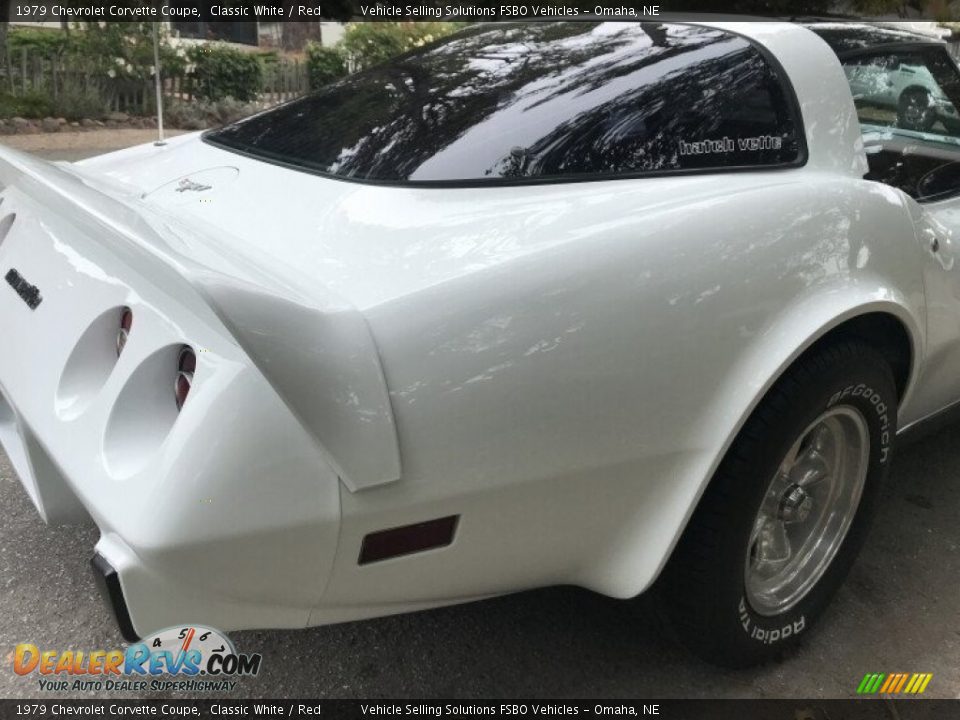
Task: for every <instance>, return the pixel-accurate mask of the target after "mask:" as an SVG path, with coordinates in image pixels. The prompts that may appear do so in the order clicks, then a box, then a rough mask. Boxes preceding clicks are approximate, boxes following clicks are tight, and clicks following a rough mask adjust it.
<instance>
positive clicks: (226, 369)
mask: <svg viewBox="0 0 960 720" xmlns="http://www.w3.org/2000/svg"><path fill="white" fill-rule="evenodd" d="M31 192H32V190H31ZM2 197H3V206H2V209H0V215H3V216H5V215H6V213H10V212H15V213H16V221H15V222H14V224H13V225H12V228H11V230H10V232H9V234H8V235H7V236H6V237H5V238H4V239H3V242H2V244H0V277H2V276H3V275H4V274H5V273H6V272H7V271H8V270H9V269H10V268H16V269H17V270H18V272H19V273H20V274H21V275H22V276H23V277H24V278H26V279H27V280H28V281H29V282H30V283H31V284H32V285H34V286H36V287H37V288H39V291H40V292H41V293H42V295H43V301H42V303H40V304H39V305H37V306H36V307H33V308H32V307H30V306H29V305H28V304H27V303H25V302H24V301H23V299H22V298H21V297H20V295H19V294H18V293H17V292H16V291H15V289H14V288H12V287H10V286H8V285H7V284H6V283H0V324H2V327H3V332H4V341H5V343H9V345H8V347H10V348H12V349H13V351H12V352H4V353H0V445H2V446H3V448H4V450H5V451H6V453H7V454H8V456H9V458H10V460H11V464H12V465H13V468H14V470H15V472H16V473H17V475H18V476H19V478H20V481H21V483H22V484H23V486H24V488H25V490H26V492H27V494H28V495H29V496H30V498H31V500H32V502H33V503H34V505H35V506H36V508H37V510H38V512H39V513H40V515H41V516H42V517H43V518H44V520H45V521H47V522H48V523H74V522H83V521H87V522H90V521H92V522H93V523H95V524H96V526H97V527H98V529H99V531H100V540H99V542H98V543H97V545H96V548H95V552H96V558H98V559H95V568H96V572H97V573H98V575H99V576H100V577H101V578H102V580H103V582H104V583H105V587H106V591H107V595H108V597H109V598H110V599H111V605H112V607H113V608H114V612H115V614H116V615H117V619H118V622H119V624H120V628H121V631H122V632H123V633H124V636H125V637H134V636H141V637H142V636H146V635H148V634H149V633H151V632H153V631H156V630H159V629H162V628H165V627H169V626H172V625H176V624H179V623H183V622H194V623H203V624H207V625H210V626H213V627H218V628H221V629H223V630H232V629H241V628H255V627H301V626H304V625H306V623H307V621H308V618H309V615H310V611H311V609H312V608H313V607H314V606H316V605H317V604H318V602H319V600H320V597H321V595H322V592H323V589H324V587H325V584H326V581H327V578H328V576H329V574H330V568H331V567H332V564H333V557H334V554H335V552H336V547H337V537H338V533H339V521H340V503H339V500H340V498H339V492H340V484H339V480H338V478H337V476H336V473H335V472H333V470H332V469H331V467H330V465H329V463H328V462H327V461H326V458H325V455H324V454H323V451H322V450H321V449H320V448H319V447H318V445H317V443H316V441H315V440H314V439H313V437H312V436H311V435H310V434H309V433H308V432H307V431H306V430H305V429H304V428H303V426H302V425H301V423H300V422H299V421H298V420H297V418H296V417H295V416H294V415H293V414H292V413H291V412H290V409H289V408H288V407H287V405H286V404H285V403H284V402H283V400H282V399H281V398H280V397H279V396H278V395H277V393H276V392H275V391H274V389H273V387H272V386H271V385H270V383H268V382H267V381H266V380H265V379H264V377H263V376H262V374H261V373H260V372H259V371H258V369H257V368H256V367H255V366H254V365H253V363H252V362H250V360H249V359H248V358H247V357H246V356H245V354H244V353H243V351H242V350H241V349H240V348H239V347H238V345H237V344H236V342H235V341H234V339H233V338H232V336H231V335H230V333H229V332H228V331H227V330H226V329H225V328H224V327H223V326H222V324H220V323H219V321H218V319H217V317H216V316H215V315H214V314H213V313H212V312H211V310H210V308H209V307H208V306H207V305H206V304H205V303H204V300H203V298H202V296H201V295H200V294H199V293H197V292H196V291H194V290H193V289H192V287H191V286H190V285H189V284H188V283H186V282H185V281H184V280H183V279H182V278H178V277H177V276H176V275H175V273H174V271H173V269H172V268H171V267H168V266H162V265H158V264H157V262H156V260H155V259H154V258H151V257H148V256H144V255H142V254H137V253H135V252H133V251H132V250H130V249H129V248H128V247H127V246H125V245H124V244H123V243H122V240H121V239H117V238H114V239H111V240H109V241H106V240H104V237H105V236H107V235H109V232H110V227H109V225H97V224H96V223H95V222H94V221H93V220H91V217H90V216H88V215H84V214H78V215H76V216H74V215H69V214H68V215H64V212H63V210H62V208H59V207H58V208H52V207H47V206H46V205H44V204H43V203H42V202H41V201H40V200H38V199H37V198H36V197H32V196H28V195H26V194H24V193H23V192H21V191H20V190H19V189H18V187H16V186H14V187H8V188H6V189H5V190H4V192H3V196H2ZM94 232H99V238H98V239H96V240H95V239H93V238H92V237H91V234H92V233H94ZM124 307H128V308H131V309H132V311H133V316H134V321H133V328H132V330H131V332H130V334H129V338H128V342H127V344H126V345H125V346H124V348H123V352H122V353H121V354H120V355H119V357H118V355H117V351H116V330H117V321H118V319H119V313H120V311H121V309H122V308H124ZM183 345H190V346H191V347H193V348H194V349H195V350H196V351H197V358H198V361H197V369H196V373H195V376H194V384H193V387H192V389H191V391H190V396H189V399H188V400H187V402H186V403H185V405H184V407H183V409H182V410H181V411H178V410H177V408H176V404H175V403H174V401H173V387H174V378H175V373H176V366H175V365H176V361H175V359H174V358H175V355H176V353H177V352H178V351H179V348H180V347H182V346H183Z"/></svg>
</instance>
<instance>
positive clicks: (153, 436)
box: [0, 22, 960, 665]
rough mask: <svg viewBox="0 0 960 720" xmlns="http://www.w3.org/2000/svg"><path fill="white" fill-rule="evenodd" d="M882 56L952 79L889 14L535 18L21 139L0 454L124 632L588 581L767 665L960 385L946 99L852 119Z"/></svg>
mask: <svg viewBox="0 0 960 720" xmlns="http://www.w3.org/2000/svg"><path fill="white" fill-rule="evenodd" d="M825 40H826V42H825ZM838 58H839V59H838ZM864 67H869V68H871V69H870V73H871V78H872V80H871V83H873V82H876V83H877V84H878V85H879V86H880V87H887V86H889V87H890V88H892V89H893V90H891V93H888V94H887V95H884V101H883V102H884V104H886V105H891V106H892V104H896V105H899V100H898V101H897V102H896V103H893V96H894V94H898V96H899V97H900V98H902V97H903V94H904V93H905V92H906V91H907V89H908V88H909V87H910V86H909V83H908V82H907V81H906V80H905V79H903V77H902V76H903V75H905V74H912V75H913V76H914V77H921V78H922V87H923V88H924V89H925V91H926V92H928V93H929V94H930V97H931V98H934V99H935V106H936V107H937V108H946V107H947V105H949V106H950V107H956V106H957V102H958V101H960V93H958V88H960V76H958V73H957V69H956V66H955V65H954V64H953V62H952V60H950V58H949V57H948V55H947V53H946V50H945V48H944V46H943V45H941V44H939V43H936V42H934V41H931V40H930V39H929V38H924V37H921V36H912V35H909V34H906V33H903V32H899V31H892V30H887V29H884V28H882V27H875V26H858V25H848V26H844V27H841V28H836V27H833V26H824V27H820V26H818V25H816V24H812V25H809V26H806V27H805V26H801V25H791V24H779V23H763V22H752V23H742V24H737V23H726V24H723V23H721V24H679V23H673V24H671V23H662V24H630V23H595V22H589V23H560V22H536V23H534V22H531V23H519V24H495V25H476V26H471V27H469V28H467V29H465V30H463V31H462V32H460V33H458V34H456V35H454V36H451V37H449V38H446V39H444V40H442V41H440V42H438V43H435V44H433V45H429V46H426V47H424V48H421V49H418V50H417V51H415V52H414V53H412V54H409V55H406V56H403V57H401V58H399V59H398V60H396V61H394V62H392V63H390V64H388V65H386V66H382V67H379V68H374V69H371V70H369V71H367V72H364V73H361V74H357V75H353V76H350V77H348V78H346V79H344V80H342V81H340V82H339V83H337V84H334V85H331V86H329V87H327V88H325V89H322V90H320V91H319V92H317V93H315V94H313V95H311V96H308V97H305V98H303V99H299V100H296V101H293V102H291V103H288V104H286V105H283V106H280V107H278V108H276V109H273V110H270V111H267V112H264V113H261V114H259V115H256V116H253V117H251V118H248V119H246V120H243V121H241V122H239V123H236V124H234V125H231V126H228V127H225V128H223V129H220V130H217V131H212V132H208V133H206V134H203V135H197V134H195V135H189V136H183V137H179V138H177V139H175V140H173V141H171V142H169V143H168V144H167V145H166V146H162V147H157V146H154V145H145V146H142V147H138V148H133V149H130V150H126V151H122V152H119V153H114V154H110V155H106V156H102V157H99V158H94V159H91V160H89V161H85V162H81V163H77V164H74V165H69V164H59V165H51V164H48V163H45V162H42V161H39V160H36V159H33V158H31V157H28V156H25V155H20V154H17V153H15V152H13V151H10V150H2V153H0V180H2V182H3V183H4V184H5V186H6V187H5V189H4V190H3V193H2V196H0V200H2V205H0V273H2V274H3V275H4V276H5V278H6V283H5V285H4V287H3V288H0V323H2V328H3V335H4V338H5V340H6V342H7V343H8V345H7V348H8V349H7V351H6V352H4V353H0V395H2V401H0V442H2V444H3V446H4V447H5V448H6V450H7V452H8V454H9V456H10V459H11V460H12V462H13V465H14V467H15V469H16V471H17V473H18V474H19V476H20V479H21V480H22V482H23V484H24V486H25V488H26V490H27V492H28V493H29V494H30V497H31V498H32V499H33V501H34V503H35V504H36V506H37V508H38V509H39V511H40V513H41V514H42V515H43V516H44V518H45V519H46V520H48V521H49V522H68V521H92V522H94V523H96V525H97V526H98V528H99V530H100V533H101V534H100V540H99V542H98V543H97V545H96V548H95V556H94V568H95V571H96V573H97V575H98V577H99V578H100V580H101V581H102V582H103V585H104V586H105V588H106V590H107V594H108V597H109V599H110V601H111V603H112V605H113V608H114V610H115V612H116V615H117V619H118V622H119V623H120V626H121V629H122V630H123V632H124V634H125V635H126V636H127V637H128V638H129V637H135V636H143V635H146V634H148V633H150V632H153V631H155V630H157V629H158V628H163V627H166V626H170V625H173V624H175V623H182V622H193V623H204V624H207V625H212V626H215V627H219V628H223V629H225V630H230V629H238V628H254V627H303V626H307V625H315V624H322V623H332V622H337V621H344V620H356V619H359V618H364V617H371V616H377V615H384V614H389V613H398V612H405V611H412V610H418V609H422V608H428V607H434V606H439V605H444V604H451V603H457V602H464V601H469V600H473V599H478V598H484V597H489V596H493V595H497V594H501V593H508V592H513V591H518V590H523V589H526V588H534V587H538V586H544V585H551V584H560V583H566V584H574V585H579V586H582V587H585V588H590V589H592V590H595V591H597V592H599V593H603V594H606V595H609V596H611V597H614V598H632V597H634V596H636V595H638V594H639V593H642V592H644V591H646V590H648V589H652V591H653V592H654V593H656V597H657V598H658V600H659V603H660V606H661V607H662V609H663V611H664V612H665V613H666V615H667V616H668V617H669V618H670V619H671V621H672V622H673V623H674V625H675V627H676V629H677V631H678V633H679V635H680V636H681V638H682V639H683V640H684V641H685V642H686V643H687V644H688V645H689V646H691V647H692V648H693V649H694V650H695V651H696V652H698V653H700V654H701V655H703V656H704V657H707V658H709V659H710V660H712V661H715V662H719V663H724V664H728V665H747V664H751V663H755V662H759V661H762V660H765V659H768V658H770V657H771V656H773V655H775V654H777V653H779V652H781V651H782V650H784V649H787V648H789V647H792V646H794V645H795V644H797V643H798V642H799V641H801V640H802V638H803V637H804V636H805V634H806V633H808V632H809V631H810V629H811V626H812V625H813V622H814V620H815V619H816V617H817V616H818V615H819V614H820V612H821V611H822V610H823V608H824V607H825V606H826V604H827V603H828V601H829V599H830V597H831V596H832V595H833V593H834V591H835V590H836V589H837V588H838V586H839V585H840V583H841V582H842V580H843V577H844V575H845V574H846V572H847V570H848V569H849V567H850V566H851V564H852V563H853V561H854V558H855V557H856V554H857V551H858V549H859V547H860V546H861V544H862V543H863V541H864V538H865V536H866V532H867V528H868V525H869V522H870V517H871V515H872V514H873V510H874V508H875V505H876V503H877V500H878V496H879V494H878V491H879V487H880V483H881V481H882V479H883V476H884V474H885V472H886V470H887V468H888V467H889V465H890V461H891V456H892V450H893V446H894V437H895V435H896V434H897V432H898V430H902V429H904V428H906V427H909V426H912V425H914V424H916V423H918V422H919V421H921V420H924V419H926V418H929V417H932V416H933V415H934V414H936V413H938V412H939V411H941V410H943V409H944V408H946V407H948V406H950V405H951V404H953V403H955V402H956V401H957V400H958V399H960V275H958V272H960V267H958V266H957V264H956V255H957V253H958V248H957V245H956V240H955V236H956V232H957V231H958V230H960V173H958V171H957V169H956V168H957V167H958V165H957V160H958V159H960V152H958V145H957V142H956V138H955V137H953V136H951V134H950V133H951V132H953V130H954V129H955V128H953V126H952V123H942V124H937V123H938V122H940V121H943V120H945V119H948V116H950V115H951V114H950V113H949V112H948V111H946V110H943V111H941V110H938V111H937V113H938V114H937V115H936V120H935V121H934V122H933V123H929V122H928V121H927V120H923V121H922V122H917V121H916V118H914V119H910V118H909V117H908V118H906V119H905V117H903V116H901V115H902V114H900V113H898V112H895V111H894V112H887V113H886V115H876V114H871V115H869V116H867V115H863V116H862V117H861V118H858V108H857V106H856V105H855V102H854V96H853V95H852V93H851V89H850V87H849V85H848V82H847V79H848V77H850V78H853V77H854V76H855V75H856V73H855V72H854V70H855V69H857V68H864ZM908 70H909V73H908ZM900 88H903V89H900ZM857 92H858V96H859V98H860V100H861V101H862V100H865V99H871V102H873V99H872V96H871V98H866V95H865V93H863V92H860V91H857ZM860 105H861V113H866V112H868V109H864V108H865V106H866V105H869V103H865V102H861V103H860ZM944 112H946V114H943V113H944ZM861 120H862V121H863V123H864V124H863V131H862V128H861ZM938 131H939V132H938ZM863 132H865V136H864V134H863ZM865 138H866V142H865ZM880 531H881V532H882V531H883V528H880ZM42 611H43V610H42V607H40V606H38V612H42Z"/></svg>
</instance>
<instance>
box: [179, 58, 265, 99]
mask: <svg viewBox="0 0 960 720" xmlns="http://www.w3.org/2000/svg"><path fill="white" fill-rule="evenodd" d="M190 59H191V60H192V62H193V65H194V68H193V76H194V78H195V80H196V86H195V87H196V92H197V95H198V96H199V97H201V98H204V99H207V100H213V101H216V100H222V99H223V98H226V97H232V98H235V99H236V100H240V101H243V102H249V101H252V100H256V98H257V94H258V93H259V92H260V89H261V87H262V86H263V70H262V68H261V65H260V61H259V60H258V59H257V57H256V55H253V54H251V53H245V52H242V51H240V50H235V49H233V48H231V47H227V46H226V45H220V44H210V45H198V46H196V47H194V48H192V49H191V50H190Z"/></svg>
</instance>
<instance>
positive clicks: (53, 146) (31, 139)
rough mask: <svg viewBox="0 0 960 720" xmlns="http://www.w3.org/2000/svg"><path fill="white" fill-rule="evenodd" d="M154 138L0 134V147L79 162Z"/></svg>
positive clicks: (112, 133)
mask: <svg viewBox="0 0 960 720" xmlns="http://www.w3.org/2000/svg"><path fill="white" fill-rule="evenodd" d="M184 132H185V131H183V130H167V131H166V133H165V135H166V136H167V137H174V136H176V135H182V134H183V133H184ZM156 139H157V131H156V130H135V129H131V128H124V129H120V130H91V131H89V132H61V133H44V134H38V135H0V144H3V145H7V146H9V147H12V148H14V149H16V150H24V151H26V152H29V153H33V154H34V155H38V156H39V157H42V158H47V159H49V160H68V161H70V162H73V161H76V160H80V159H82V158H85V157H89V156H91V155H99V154H100V153H106V152H110V151H112V150H120V149H121V148H125V147H130V146H132V145H140V144H142V143H148V142H153V141H154V140H156Z"/></svg>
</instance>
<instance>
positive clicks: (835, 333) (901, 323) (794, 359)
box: [641, 296, 925, 591]
mask: <svg viewBox="0 0 960 720" xmlns="http://www.w3.org/2000/svg"><path fill="white" fill-rule="evenodd" d="M910 306H911V304H910V303H908V302H907V301H906V300H905V299H904V298H900V297H897V298H893V297H885V298H884V299H883V300H877V298H876V297H875V296H874V297H860V298H858V299H857V300H852V299H851V304H850V305H849V306H848V309H847V310H846V311H845V312H842V313H839V314H836V308H835V307H834V308H833V312H832V313H830V314H827V312H826V309H825V308H824V307H823V306H822V305H819V306H814V307H803V306H800V307H798V308H795V311H794V313H792V315H793V317H791V318H782V319H781V322H780V323H779V326H780V332H771V333H767V334H766V341H765V342H761V343H758V344H757V346H756V347H754V349H753V351H752V352H751V353H750V358H751V359H750V360H748V361H747V362H746V363H745V364H744V366H743V367H742V368H741V370H740V372H739V373H737V374H736V375H735V377H734V378H732V379H731V382H730V383H729V384H728V389H729V388H736V386H737V385H738V384H739V385H740V387H741V388H742V387H744V386H745V385H746V386H750V387H751V389H752V390H755V391H754V392H753V393H752V396H751V398H750V401H749V402H748V403H746V404H744V403H743V398H742V396H741V399H740V401H739V402H733V401H732V397H735V394H734V395H733V396H731V395H730V394H729V392H728V393H726V394H725V393H720V396H719V399H718V400H717V402H716V403H714V406H713V412H708V413H706V414H705V415H706V416H705V418H704V426H706V425H707V424H709V423H713V422H717V421H718V420H719V417H718V415H717V413H718V412H719V411H718V408H719V407H722V406H723V404H724V403H731V404H730V405H728V407H731V408H736V409H735V410H732V411H731V412H737V413H738V415H739V416H738V419H737V421H736V422H734V423H730V422H728V423H727V425H725V427H728V428H730V430H729V431H728V432H727V433H726V435H725V437H724V439H723V441H722V443H721V444H720V445H719V446H717V445H716V443H712V445H713V447H719V450H718V451H717V452H715V453H713V454H711V455H709V456H708V457H710V458H711V462H710V464H709V466H707V467H706V468H702V470H701V471H700V472H699V473H698V476H697V477H698V478H699V480H700V481H699V487H697V489H696V493H695V495H694V497H693V498H692V500H691V502H689V504H688V506H687V511H686V514H685V516H684V517H683V521H682V522H681V523H680V524H679V526H677V527H676V533H675V535H674V537H673V538H672V540H671V542H670V544H669V547H668V550H667V552H666V553H664V554H663V556H662V558H661V560H660V564H659V566H658V567H657V568H656V571H655V572H654V573H653V575H652V578H651V581H650V584H649V585H652V584H653V583H655V582H656V579H657V578H658V577H659V576H660V574H661V572H662V571H663V568H664V567H665V566H666V565H667V563H668V562H669V561H670V558H671V557H672V556H673V554H674V551H675V549H676V546H677V543H678V542H679V540H680V538H681V537H682V535H683V533H684V531H685V530H686V528H687V525H688V524H689V521H690V518H691V517H692V516H693V513H694V511H695V510H696V508H697V507H698V506H699V504H700V502H701V500H702V498H703V495H704V493H705V492H706V489H707V487H708V486H709V485H710V483H711V481H712V480H713V479H714V476H715V474H716V471H717V468H718V467H719V465H720V463H721V462H722V460H723V458H724V457H725V456H726V454H727V453H728V452H729V450H730V447H731V446H732V445H733V443H734V441H735V439H736V438H737V436H738V435H739V434H740V432H741V431H742V429H743V427H744V425H745V424H746V423H747V421H748V420H749V418H750V416H751V415H752V414H753V413H754V412H755V411H756V409H757V407H758V405H759V404H760V402H761V401H762V400H763V398H764V397H766V395H767V394H768V393H769V391H770V389H771V388H772V387H773V386H774V385H775V384H776V382H777V381H778V380H779V379H780V378H781V377H783V375H784V374H785V373H787V372H788V371H789V370H790V368H792V367H793V366H794V365H795V364H796V363H798V362H800V361H801V360H802V359H803V358H804V357H805V356H806V355H808V354H810V353H813V352H816V351H817V349H819V348H821V347H822V346H823V345H824V344H827V343H830V342H833V341H836V340H839V339H841V338H856V339H858V340H861V341H863V342H866V343H868V344H869V345H871V346H872V347H874V348H875V349H877V350H878V351H879V352H880V353H881V354H882V355H883V356H884V357H885V358H887V360H888V361H889V362H890V363H891V369H892V370H893V374H894V380H895V383H896V387H897V395H898V400H899V404H900V407H901V408H902V407H903V405H904V403H905V402H908V401H909V398H910V395H911V392H912V390H913V387H914V384H915V382H916V377H917V374H918V366H919V365H920V358H921V357H922V349H923V341H924V336H923V328H924V327H925V324H924V322H923V318H922V316H920V315H919V314H918V313H917V312H916V310H915V309H911V307H910ZM818 310H819V311H820V312H818ZM804 326H805V327H806V328H807V330H806V331H805V332H802V333H801V335H802V337H803V338H804V340H803V341H801V342H799V343H796V344H794V346H793V348H794V349H793V351H792V352H790V351H786V352H785V351H784V345H783V343H784V341H785V338H784V335H785V334H789V335H791V336H793V337H798V334H797V329H798V328H802V327H804ZM788 328H792V329H789V330H788ZM778 346H779V347H778ZM758 361H759V362H761V363H762V365H761V366H756V365H755V364H754V363H756V362H758ZM759 367H766V368H767V369H768V372H765V373H762V374H761V375H760V377H763V378H764V380H763V381H762V382H760V381H759V380H758V375H757V374H756V373H757V371H758V370H759ZM751 375H752V382H750V379H751ZM727 417H728V418H729V417H730V415H729V414H728V415H727ZM649 585H647V586H646V587H645V588H643V589H642V590H645V589H646V588H647V587H649ZM642 590H641V591H642Z"/></svg>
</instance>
